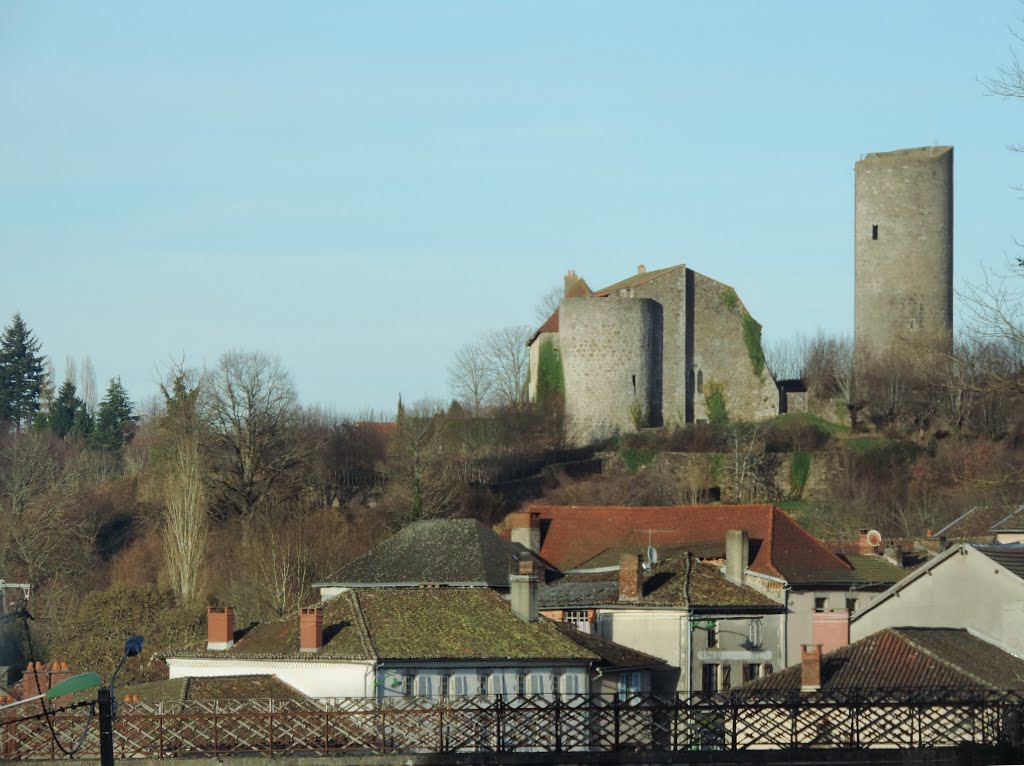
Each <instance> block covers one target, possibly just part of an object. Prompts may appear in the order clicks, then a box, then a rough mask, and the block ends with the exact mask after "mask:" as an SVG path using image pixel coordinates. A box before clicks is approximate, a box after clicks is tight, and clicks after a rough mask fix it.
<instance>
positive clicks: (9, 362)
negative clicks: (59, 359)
mask: <svg viewBox="0 0 1024 766" xmlns="http://www.w3.org/2000/svg"><path fill="white" fill-rule="evenodd" d="M39 349H40V343H39V340H38V339H37V338H36V337H35V336H34V335H33V334H32V331H31V330H29V329H28V326H27V325H26V324H25V322H24V320H23V319H22V318H21V315H20V314H15V315H14V317H13V318H12V319H11V323H10V324H9V325H7V327H6V328H4V332H3V336H2V337H0V421H2V422H3V423H9V424H13V425H14V428H15V430H16V431H21V427H22V424H24V425H25V426H28V425H29V424H30V423H31V422H32V419H33V417H34V416H35V414H36V413H37V412H38V411H39V395H40V391H41V389H42V386H43V378H44V373H43V361H44V359H45V357H44V356H43V355H42V354H40V353H39Z"/></svg>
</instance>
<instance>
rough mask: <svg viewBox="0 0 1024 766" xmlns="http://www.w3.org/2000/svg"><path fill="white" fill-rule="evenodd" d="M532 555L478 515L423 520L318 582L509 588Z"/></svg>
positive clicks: (363, 585)
mask: <svg viewBox="0 0 1024 766" xmlns="http://www.w3.org/2000/svg"><path fill="white" fill-rule="evenodd" d="M530 555H531V554H530V553H529V551H527V549H526V548H524V547H523V546H522V545H519V544H518V543H513V542H510V541H509V540H506V539H505V538H503V537H502V536H501V535H499V534H497V533H496V532H494V531H493V530H492V529H491V528H490V527H488V526H486V525H484V524H481V523H480V522H479V521H477V520H476V519H424V520H422V521H416V522H413V523H412V524H410V525H409V526H407V527H405V528H404V529H402V530H400V531H399V532H397V533H395V534H394V535H392V536H391V537H389V538H388V539H387V540H385V541H384V542H382V543H381V544H380V545H378V546H377V547H376V548H374V549H373V550H371V551H370V552H369V553H367V554H366V555H365V556H362V557H361V558H358V559H356V560H355V561H353V562H352V563H350V564H348V565H346V566H344V567H342V568H341V569H340V570H339V571H337V572H335V573H334V574H333V575H331V576H330V577H327V578H325V579H324V581H323V582H320V583H317V586H324V585H343V586H347V587H373V586H380V585H420V584H448V585H480V586H487V587H491V588H507V587H508V576H509V572H511V571H512V570H513V569H514V567H515V566H516V560H517V559H518V558H521V557H523V556H530Z"/></svg>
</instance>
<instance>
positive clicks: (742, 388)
mask: <svg viewBox="0 0 1024 766" xmlns="http://www.w3.org/2000/svg"><path fill="white" fill-rule="evenodd" d="M546 344H551V347H552V349H553V350H554V351H556V352H557V357H556V358H557V359H559V360H560V363H561V366H562V371H563V377H564V386H565V414H566V435H567V437H568V438H569V439H570V441H572V442H575V443H578V444H585V443H589V442H592V441H596V440H600V439H604V438H608V437H610V436H614V435H615V434H617V433H624V432H629V431H633V430H636V429H637V428H638V427H644V426H661V425H672V424H684V423H692V422H695V421H702V420H707V419H708V404H709V397H720V399H719V401H720V402H722V403H724V406H725V408H726V410H727V411H728V413H729V416H730V417H733V418H737V419H742V420H757V419H762V418H768V417H772V416H774V415H777V414H778V413H779V390H778V386H777V385H776V383H775V379H774V378H773V377H772V373H771V371H770V370H769V369H768V368H767V366H766V364H765V361H764V354H763V352H762V349H761V326H760V325H759V324H758V323H757V322H756V321H755V320H754V318H753V317H752V316H751V315H750V313H749V312H748V311H747V309H746V307H745V306H744V305H743V302H742V301H741V300H740V299H739V297H738V296H737V294H736V291H735V290H734V289H733V288H731V287H729V286H728V285H725V284H722V283H721V282H717V281H715V280H714V279H711V278H710V277H707V276H705V275H703V274H700V273H698V272H696V271H693V270H692V269H688V268H687V267H686V266H684V265H678V266H671V267H669V268H666V269H659V270H657V271H647V269H646V268H645V267H644V266H640V267H639V268H638V270H637V273H636V274H634V275H633V276H631V277H628V278H627V279H624V280H622V281H620V282H616V283H615V284H613V285H610V286H608V287H605V288H603V289H601V290H596V291H594V290H591V289H590V288H589V286H588V285H587V283H586V282H585V281H584V280H583V279H582V278H580V277H579V276H577V275H576V273H575V272H572V271H570V272H569V273H568V274H567V275H566V278H565V297H564V298H563V300H562V303H561V305H560V306H559V308H558V309H557V310H556V311H555V312H554V313H553V314H552V315H551V317H549V318H548V320H547V321H546V322H545V323H544V324H543V325H542V326H541V327H540V328H538V330H537V331H536V332H535V333H534V335H533V336H532V337H531V338H530V340H529V345H530V384H529V386H530V388H529V391H530V396H531V398H532V399H536V398H537V397H538V395H539V394H540V393H542V392H541V391H540V390H539V389H540V388H542V384H541V380H542V379H543V377H544V375H543V373H542V370H541V367H542V366H543V364H544V363H545V362H544V360H545V359H551V358H553V357H552V356H551V355H550V354H545V353H543V351H544V346H545V345H546Z"/></svg>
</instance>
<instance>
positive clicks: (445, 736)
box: [0, 690, 1024, 760]
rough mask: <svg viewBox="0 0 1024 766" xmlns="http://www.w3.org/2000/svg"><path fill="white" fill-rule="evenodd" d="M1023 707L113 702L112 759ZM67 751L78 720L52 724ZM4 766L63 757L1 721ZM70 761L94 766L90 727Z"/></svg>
mask: <svg viewBox="0 0 1024 766" xmlns="http://www.w3.org/2000/svg"><path fill="white" fill-rule="evenodd" d="M1022 713H1024V698H1022V697H1021V696H1020V695H1018V694H1017V693H1012V692H1005V693H1001V692H969V691H965V690H932V691H928V692H919V693H899V692H887V691H879V692H873V693H858V694H844V695H835V694H820V693H819V694H778V693H775V694H767V693H759V694H756V695H752V694H739V693H732V694H730V693H726V694H717V695H713V696H706V695H676V696H656V695H634V696H630V697H628V698H622V697H619V696H617V695H615V696H596V695H592V696H551V695H546V696H532V697H511V698H509V697H505V698H503V697H500V696H499V697H450V698H444V699H427V698H418V697H404V698H392V699H388V700H386V701H383V702H381V701H377V700H372V699H364V698H352V699H331V700H303V701H268V700H241V701H230V700H229V701H224V700H221V701H218V702H188V703H184V704H173V705H160V704H157V705H152V704H146V703H135V704H125V703H122V704H121V706H120V709H119V712H118V717H117V721H116V723H115V727H114V736H115V755H116V756H117V757H120V758H130V757H149V758H156V757H180V756H211V757H213V756H224V755H241V754H249V755H254V754H259V755H270V756H276V755H302V754H309V755H313V754H322V755H326V754H341V753H366V754H387V753H454V752H542V753H559V752H573V751H576V752H594V751H614V750H623V749H630V750H650V751H664V752H668V751H687V750H732V751H736V750H758V749H791V748H816V749H851V748H853V749H857V748H921V747H925V748H928V747H950V746H955V745H959V744H961V743H965V742H969V743H974V744H980V745H994V744H1000V743H1012V744H1019V743H1020V740H1021V725H1022ZM51 720H52V724H53V731H54V732H55V734H56V737H57V739H58V740H59V741H60V742H61V743H63V744H64V745H65V747H70V746H71V745H72V744H73V743H74V742H75V741H76V740H77V739H78V737H79V736H81V735H82V733H83V731H85V728H84V727H85V726H86V724H87V721H89V716H88V713H87V709H86V710H85V711H83V710H82V709H81V708H78V709H75V710H73V711H65V712H61V713H57V714H56V715H54V716H53V717H52V719H51ZM0 725H2V728H0V756H2V758H3V759H5V760H25V759H42V758H46V759H51V758H59V757H61V751H60V749H59V748H58V746H57V744H56V743H55V742H54V737H53V736H52V735H51V730H50V726H49V725H48V723H47V722H46V720H19V721H10V720H8V721H7V722H6V723H2V724H0ZM88 727H89V728H88V731H87V733H86V734H85V739H84V746H83V748H82V750H81V751H80V753H79V755H80V756H81V757H86V758H88V757H93V758H95V757H98V755H99V728H98V724H97V723H96V721H95V720H92V721H91V722H89V723H88Z"/></svg>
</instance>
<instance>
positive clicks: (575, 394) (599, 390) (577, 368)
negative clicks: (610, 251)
mask: <svg viewBox="0 0 1024 766" xmlns="http://www.w3.org/2000/svg"><path fill="white" fill-rule="evenodd" d="M558 328H559V329H558V334H559V347H560V350H561V354H562V369H563V371H564V373H565V418H566V435H567V437H568V439H569V440H570V441H571V442H573V443H576V444H587V443H590V442H593V441H596V440H599V439H605V438H608V437H610V436H614V435H615V434H617V433H627V432H630V431H633V430H635V429H636V426H637V422H639V423H641V424H644V425H661V340H662V337H661V336H662V308H661V304H660V303H658V302H657V301H653V300H651V299H649V298H625V297H618V296H612V297H608V298H566V299H565V300H563V301H562V306H561V308H560V309H559V317H558Z"/></svg>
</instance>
